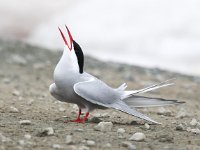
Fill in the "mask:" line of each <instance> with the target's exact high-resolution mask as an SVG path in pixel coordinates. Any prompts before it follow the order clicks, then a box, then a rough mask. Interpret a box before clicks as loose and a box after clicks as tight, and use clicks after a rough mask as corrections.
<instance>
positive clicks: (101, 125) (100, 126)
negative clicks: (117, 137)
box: [94, 122, 113, 132]
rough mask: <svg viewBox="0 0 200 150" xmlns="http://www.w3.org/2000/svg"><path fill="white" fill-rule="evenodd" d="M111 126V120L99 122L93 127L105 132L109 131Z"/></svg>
mask: <svg viewBox="0 0 200 150" xmlns="http://www.w3.org/2000/svg"><path fill="white" fill-rule="evenodd" d="M112 128H113V123H112V122H100V123H99V124H98V125H97V126H95V127H94V129H95V130H97V131H102V132H107V131H111V130H112Z"/></svg>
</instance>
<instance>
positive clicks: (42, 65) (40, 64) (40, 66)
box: [33, 63, 45, 70]
mask: <svg viewBox="0 0 200 150" xmlns="http://www.w3.org/2000/svg"><path fill="white" fill-rule="evenodd" d="M33 68H34V69H38V70H42V69H44V68H45V64H44V63H35V64H34V65H33Z"/></svg>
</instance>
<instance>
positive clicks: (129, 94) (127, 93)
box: [117, 78, 175, 99]
mask: <svg viewBox="0 0 200 150" xmlns="http://www.w3.org/2000/svg"><path fill="white" fill-rule="evenodd" d="M174 79H175V78H173V79H169V80H166V81H163V82H160V83H157V84H153V85H151V86H148V87H145V88H142V89H139V90H130V91H124V89H125V88H126V87H127V86H126V84H122V85H121V86H120V87H119V88H118V89H117V90H119V91H122V90H123V94H122V97H121V99H126V98H129V97H132V96H134V95H137V94H142V93H146V92H149V91H153V90H156V89H159V88H162V87H166V86H170V85H173V84H174V83H171V81H173V80H174Z"/></svg>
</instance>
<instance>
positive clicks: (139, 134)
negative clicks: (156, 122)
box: [129, 132, 146, 141]
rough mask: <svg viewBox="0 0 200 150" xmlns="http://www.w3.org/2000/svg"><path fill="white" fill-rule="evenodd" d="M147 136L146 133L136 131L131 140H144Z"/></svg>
mask: <svg viewBox="0 0 200 150" xmlns="http://www.w3.org/2000/svg"><path fill="white" fill-rule="evenodd" d="M145 138H146V136H145V134H144V133H142V132H136V133H134V134H133V135H132V136H131V137H130V138H129V140H131V141H144V140H145Z"/></svg>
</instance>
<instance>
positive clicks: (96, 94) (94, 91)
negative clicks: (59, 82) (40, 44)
mask: <svg viewBox="0 0 200 150" xmlns="http://www.w3.org/2000/svg"><path fill="white" fill-rule="evenodd" d="M74 91H75V92H76V94H78V95H79V96H81V97H83V98H84V99H86V100H88V101H89V102H91V103H94V104H98V105H101V106H105V107H109V105H110V104H113V103H115V102H116V101H117V100H119V99H120V94H119V93H118V92H117V91H116V90H114V89H112V88H111V87H109V86H108V85H107V84H105V83H104V82H102V81H100V80H98V79H96V78H92V79H91V80H88V81H83V82H79V83H76V84H75V85H74Z"/></svg>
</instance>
